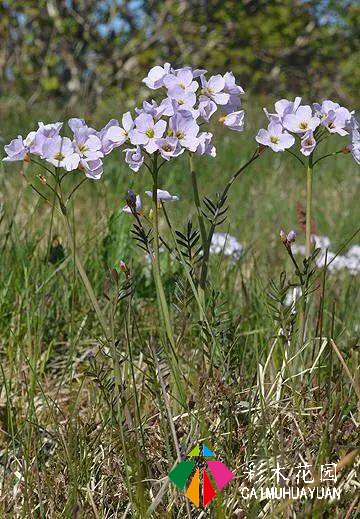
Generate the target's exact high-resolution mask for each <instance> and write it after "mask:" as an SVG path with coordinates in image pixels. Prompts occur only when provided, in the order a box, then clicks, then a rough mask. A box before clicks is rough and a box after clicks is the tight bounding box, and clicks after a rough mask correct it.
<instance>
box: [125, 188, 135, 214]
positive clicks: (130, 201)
mask: <svg viewBox="0 0 360 519" xmlns="http://www.w3.org/2000/svg"><path fill="white" fill-rule="evenodd" d="M126 203H127V205H128V206H129V207H130V209H131V210H132V211H136V195H135V193H134V191H133V190H132V189H128V192H127V197H126Z"/></svg>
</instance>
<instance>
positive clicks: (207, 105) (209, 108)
mask: <svg viewBox="0 0 360 519" xmlns="http://www.w3.org/2000/svg"><path fill="white" fill-rule="evenodd" d="M216 110H217V104H216V103H215V102H214V101H212V100H211V99H209V98H208V97H205V96H203V97H202V100H201V101H200V102H199V113H200V115H201V117H202V118H203V119H204V121H206V122H208V121H209V120H210V117H211V116H212V115H213V114H214V113H215V112H216Z"/></svg>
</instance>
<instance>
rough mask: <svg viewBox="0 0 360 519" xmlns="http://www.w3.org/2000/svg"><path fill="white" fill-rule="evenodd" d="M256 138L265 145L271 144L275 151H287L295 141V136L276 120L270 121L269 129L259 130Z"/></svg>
mask: <svg viewBox="0 0 360 519" xmlns="http://www.w3.org/2000/svg"><path fill="white" fill-rule="evenodd" d="M256 140H257V142H258V143H259V144H262V145H263V146H269V147H270V148H271V149H272V150H273V151H275V152H278V151H285V150H286V149H287V148H291V146H293V144H294V143H295V138H294V136H293V135H290V133H288V132H286V131H284V129H283V127H282V126H281V124H279V123H276V122H270V124H269V126H268V129H267V130H265V129H261V130H259V132H258V134H257V136H256Z"/></svg>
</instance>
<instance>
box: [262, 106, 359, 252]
mask: <svg viewBox="0 0 360 519" xmlns="http://www.w3.org/2000/svg"><path fill="white" fill-rule="evenodd" d="M264 112H265V114H266V116H267V118H268V121H269V125H268V127H267V129H264V128H262V129H260V130H259V132H258V133H257V135H256V141H257V142H258V143H259V144H260V145H261V146H263V147H268V148H271V149H272V150H273V151H275V152H276V153H277V152H280V151H287V152H288V153H290V154H291V155H293V156H294V157H295V158H296V159H297V160H298V161H299V162H300V163H301V164H302V165H303V166H305V162H304V160H303V159H302V158H301V156H299V155H298V154H297V153H296V152H294V151H292V150H290V148H292V147H293V146H294V145H295V144H296V143H297V144H298V149H299V151H300V153H301V154H302V155H303V156H304V157H306V158H307V164H306V166H307V204H306V256H307V257H309V256H310V253H311V209H312V178H313V168H314V166H315V165H316V164H318V163H319V162H320V161H321V160H323V159H325V158H327V157H329V156H333V155H337V154H338V153H351V154H352V156H353V157H354V160H355V161H356V162H357V163H358V164H360V133H359V123H358V122H357V120H356V118H355V114H354V112H353V111H352V112H350V111H349V110H348V109H347V108H345V107H343V106H340V105H339V104H338V103H334V102H333V101H330V100H326V101H323V102H322V103H314V104H313V105H312V106H311V105H302V104H301V97H296V98H295V100H294V101H289V100H287V99H280V100H279V101H277V102H276V103H275V111H274V112H273V113H269V112H268V110H267V109H266V108H264ZM333 135H340V136H342V137H344V136H350V143H349V144H347V145H346V146H344V147H342V148H341V149H339V150H335V151H332V152H331V153H327V154H325V155H323V156H320V157H318V158H317V159H315V153H317V152H318V149H319V145H320V144H321V143H322V142H323V141H326V140H327V139H329V138H330V137H332V136H333Z"/></svg>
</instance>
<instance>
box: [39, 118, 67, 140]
mask: <svg viewBox="0 0 360 519" xmlns="http://www.w3.org/2000/svg"><path fill="white" fill-rule="evenodd" d="M38 125H39V129H38V132H40V133H42V134H43V135H44V137H55V135H59V133H60V130H61V128H62V126H63V123H60V122H57V123H49V124H44V123H42V122H39V123H38Z"/></svg>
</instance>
